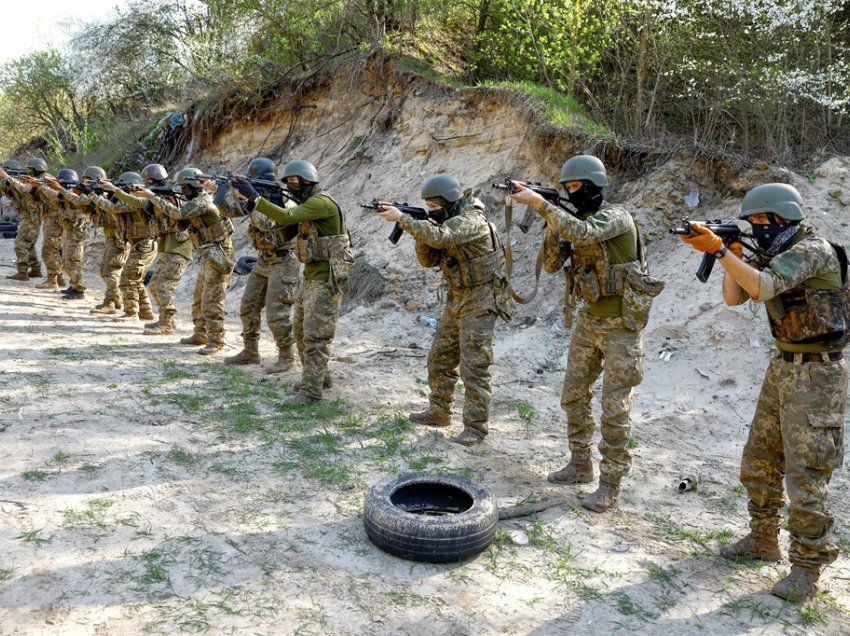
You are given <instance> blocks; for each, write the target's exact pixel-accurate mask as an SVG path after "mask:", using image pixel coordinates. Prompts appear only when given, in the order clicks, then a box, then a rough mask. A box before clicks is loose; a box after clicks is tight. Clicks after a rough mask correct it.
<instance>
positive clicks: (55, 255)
mask: <svg viewBox="0 0 850 636" xmlns="http://www.w3.org/2000/svg"><path fill="white" fill-rule="evenodd" d="M69 172H71V173H73V174H74V175H76V173H75V172H74V171H73V170H69V169H68V168H63V169H62V170H60V171H59V173H57V174H61V173H64V175H65V176H68V173H69ZM41 178H42V179H44V181H46V183H49V184H57V181H56V179H54V178H53V177H52V176H50V175H46V174H45V175H42V177H41ZM43 185H45V184H40V185H39V187H36V188H35V189H34V190H33V191H32V196H33V197H34V198H35V199H36V201H38V202H39V203H40V204H41V210H42V229H43V232H42V237H41V260H42V261H43V262H44V267H45V268H46V270H47V274H46V276H45V279H44V281H43V282H41V283H39V284H38V285H36V286H35V288H36V289H47V290H49V291H56V290H58V289H59V287H60V286H61V285H64V284H65V283H66V280H65V277H64V276H63V275H62V243H63V240H64V239H63V235H64V227H63V225H62V211H61V210H60V207H61V206H60V202H59V201H58V200H56V199H55V198H54V197H51V196H44V193H45V192H46V191H47V190H48V189H49V188H46V187H42V186H43Z"/></svg>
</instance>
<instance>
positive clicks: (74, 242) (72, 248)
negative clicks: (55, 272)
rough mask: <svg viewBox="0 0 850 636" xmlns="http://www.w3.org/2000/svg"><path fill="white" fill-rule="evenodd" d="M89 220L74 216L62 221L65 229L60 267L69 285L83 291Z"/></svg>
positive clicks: (84, 288)
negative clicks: (66, 275) (84, 258)
mask: <svg viewBox="0 0 850 636" xmlns="http://www.w3.org/2000/svg"><path fill="white" fill-rule="evenodd" d="M88 224H89V221H88V219H87V218H86V217H84V216H75V217H73V218H71V219H69V220H67V221H63V222H62V227H63V228H64V230H65V234H64V235H63V240H62V269H63V270H64V271H65V273H66V274H68V278H69V279H70V282H71V287H72V288H73V289H75V290H77V291H79V292H82V291H85V290H86V286H85V285H84V284H83V257H84V256H85V247H86V236H87V234H88V232H87V230H88Z"/></svg>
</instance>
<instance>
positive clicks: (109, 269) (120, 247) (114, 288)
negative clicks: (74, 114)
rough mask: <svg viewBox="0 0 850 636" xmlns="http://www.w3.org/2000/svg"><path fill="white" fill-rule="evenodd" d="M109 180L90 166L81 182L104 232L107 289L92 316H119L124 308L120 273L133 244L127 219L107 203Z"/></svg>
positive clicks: (103, 265)
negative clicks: (105, 181)
mask: <svg viewBox="0 0 850 636" xmlns="http://www.w3.org/2000/svg"><path fill="white" fill-rule="evenodd" d="M101 179H106V172H105V171H104V170H103V168H101V167H100V166H89V167H88V168H86V169H85V171H84V172H83V178H82V181H81V182H80V186H81V188H82V192H83V193H84V194H87V195H90V196H89V203H90V205H91V207H90V209H91V210H92V211H93V214H94V217H93V218H94V222H95V225H96V226H97V227H100V228H102V229H103V237H104V241H103V254H102V256H101V259H100V277H101V278H102V279H103V283H104V285H105V287H106V291H105V292H104V295H103V301H102V302H100V303H98V304H97V305H95V306H94V307H93V308H92V309H91V313H93V314H116V313H118V312H119V311H121V310H122V309H123V308H124V305H123V303H122V300H121V291H120V289H119V284H120V282H121V272H122V271H123V269H124V265H125V263H126V262H127V257H128V256H129V255H130V243H129V242H127V231H126V225H127V224H126V222H125V220H124V217H122V216H119V215H117V214H113V213H112V208H111V207H110V206H108V205H101V203H102V202H103V201H104V200H105V199H104V196H103V194H102V192H103V190H102V188H101V184H100V180H101Z"/></svg>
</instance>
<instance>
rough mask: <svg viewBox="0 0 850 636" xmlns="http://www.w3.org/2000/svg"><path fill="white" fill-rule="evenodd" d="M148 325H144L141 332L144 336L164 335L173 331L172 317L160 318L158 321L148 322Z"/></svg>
mask: <svg viewBox="0 0 850 636" xmlns="http://www.w3.org/2000/svg"><path fill="white" fill-rule="evenodd" d="M150 324H151V326H150V327H145V330H144V331H143V332H142V335H144V336H166V335H168V334H170V333H174V318H171V319H168V318H166V319H165V320H160V321H159V322H154V323H150Z"/></svg>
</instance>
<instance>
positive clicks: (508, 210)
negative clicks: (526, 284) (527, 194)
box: [505, 192, 543, 305]
mask: <svg viewBox="0 0 850 636" xmlns="http://www.w3.org/2000/svg"><path fill="white" fill-rule="evenodd" d="M513 215H514V201H513V199H512V198H511V195H510V192H509V193H508V194H506V195H505V226H506V227H507V236H506V238H505V278H506V279H507V281H508V289H509V290H510V292H511V297H512V298H513V299H514V300H515V301H517V302H518V303H519V304H521V305H525V304H527V303H530V302H531V301H532V300H533V299H534V297H535V296H537V288H538V285H539V284H540V272H541V271H542V270H543V241H540V249H539V250H538V251H537V261H536V262H535V263H534V289H533V290H532V291H531V294H530V295H529V296H520V295H519V294H518V293H517V292H516V290H515V289H514V286H513V283H512V282H511V273H512V272H513V267H514V254H513V249H512V248H511V225H513Z"/></svg>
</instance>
